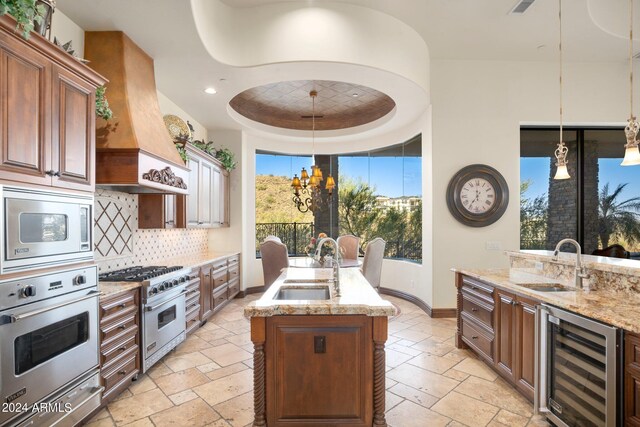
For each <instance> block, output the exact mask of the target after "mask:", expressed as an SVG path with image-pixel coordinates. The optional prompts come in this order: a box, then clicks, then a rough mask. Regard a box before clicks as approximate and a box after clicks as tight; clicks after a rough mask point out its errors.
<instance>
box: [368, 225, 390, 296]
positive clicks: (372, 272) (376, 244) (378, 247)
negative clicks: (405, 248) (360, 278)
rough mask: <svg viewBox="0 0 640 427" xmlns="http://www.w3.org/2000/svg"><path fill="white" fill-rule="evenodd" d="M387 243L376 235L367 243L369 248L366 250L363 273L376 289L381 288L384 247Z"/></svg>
mask: <svg viewBox="0 0 640 427" xmlns="http://www.w3.org/2000/svg"><path fill="white" fill-rule="evenodd" d="M386 245H387V242H385V241H384V240H383V239H381V238H380V237H376V238H375V239H373V240H372V241H370V242H369V244H367V248H366V249H365V251H364V261H363V263H362V274H363V275H364V277H365V279H367V281H368V282H369V284H371V286H373V288H374V289H375V290H376V291H377V290H379V289H380V276H381V275H382V260H383V259H384V248H385V246H386Z"/></svg>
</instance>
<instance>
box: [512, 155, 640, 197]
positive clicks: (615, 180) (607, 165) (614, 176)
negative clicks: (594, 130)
mask: <svg viewBox="0 0 640 427" xmlns="http://www.w3.org/2000/svg"><path fill="white" fill-rule="evenodd" d="M620 162H622V159H600V160H599V161H598V164H599V175H600V179H599V180H598V187H599V188H602V187H603V186H604V185H605V184H606V183H607V182H609V188H610V189H611V190H613V189H615V187H616V186H617V185H618V184H624V183H628V185H627V186H626V187H625V189H624V191H623V193H622V198H621V199H620V200H626V199H629V198H632V197H640V166H620ZM550 163H551V162H550V161H549V158H547V157H527V158H521V159H520V179H521V181H524V180H527V179H530V180H531V181H532V184H531V187H529V191H527V193H526V194H527V196H528V197H529V198H533V197H536V196H538V195H541V194H544V193H547V192H548V191H549V167H550ZM554 167H555V166H554Z"/></svg>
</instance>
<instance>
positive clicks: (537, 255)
mask: <svg viewBox="0 0 640 427" xmlns="http://www.w3.org/2000/svg"><path fill="white" fill-rule="evenodd" d="M505 255H507V256H514V257H518V258H525V259H531V260H534V261H546V262H554V263H557V264H564V265H570V266H575V265H576V254H574V253H568V252H560V253H559V254H558V259H557V260H553V251H544V250H520V251H505ZM580 258H581V260H582V265H583V266H584V267H585V268H591V269H593V270H600V271H607V272H610V273H616V274H629V275H640V261H639V260H633V259H624V258H612V257H603V256H595V255H581V256H580Z"/></svg>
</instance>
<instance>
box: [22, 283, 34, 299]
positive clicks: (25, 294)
mask: <svg viewBox="0 0 640 427" xmlns="http://www.w3.org/2000/svg"><path fill="white" fill-rule="evenodd" d="M20 296H21V297H22V298H30V297H35V296H36V288H35V286H32V285H27V286H25V287H24V288H22V290H21V291H20Z"/></svg>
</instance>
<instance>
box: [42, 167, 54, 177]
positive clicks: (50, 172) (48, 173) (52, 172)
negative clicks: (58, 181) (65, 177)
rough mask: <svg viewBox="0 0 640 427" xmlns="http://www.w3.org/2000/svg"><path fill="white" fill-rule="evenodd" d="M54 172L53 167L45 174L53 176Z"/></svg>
mask: <svg viewBox="0 0 640 427" xmlns="http://www.w3.org/2000/svg"><path fill="white" fill-rule="evenodd" d="M54 173H55V171H54V170H53V169H51V170H48V171H45V172H44V174H45V175H49V176H53V174H54Z"/></svg>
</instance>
